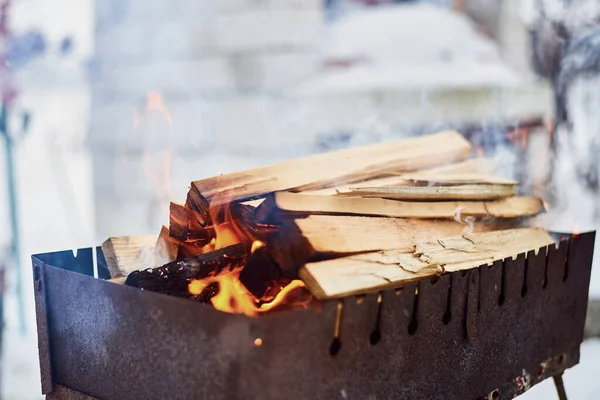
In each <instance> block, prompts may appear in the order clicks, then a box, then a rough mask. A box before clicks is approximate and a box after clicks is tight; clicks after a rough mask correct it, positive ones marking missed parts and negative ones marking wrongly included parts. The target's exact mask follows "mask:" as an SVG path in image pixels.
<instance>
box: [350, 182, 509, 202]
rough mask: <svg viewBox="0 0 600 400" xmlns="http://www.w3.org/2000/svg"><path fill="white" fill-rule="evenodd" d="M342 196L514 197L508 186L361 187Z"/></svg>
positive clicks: (420, 197)
mask: <svg viewBox="0 0 600 400" xmlns="http://www.w3.org/2000/svg"><path fill="white" fill-rule="evenodd" d="M340 195H343V196H362V197H379V198H385V199H395V200H426V201H442V200H497V199H502V198H506V197H511V196H514V195H515V188H514V187H513V186H510V185H487V184H485V185H455V186H394V187H389V186H388V187H363V188H360V189H358V188H357V189H351V191H350V192H347V193H340Z"/></svg>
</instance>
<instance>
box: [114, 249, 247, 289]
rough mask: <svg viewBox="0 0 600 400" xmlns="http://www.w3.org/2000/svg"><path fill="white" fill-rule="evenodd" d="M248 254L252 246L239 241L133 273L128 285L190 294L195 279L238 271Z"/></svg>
mask: <svg viewBox="0 0 600 400" xmlns="http://www.w3.org/2000/svg"><path fill="white" fill-rule="evenodd" d="M249 255H250V248H249V247H248V246H247V245H245V244H242V243H238V244H235V245H232V246H228V247H224V248H222V249H219V250H215V251H212V252H210V253H206V254H201V255H198V256H195V257H193V258H189V259H185V260H180V261H174V262H170V263H168V264H166V265H163V266H161V267H158V268H148V269H143V270H140V271H135V272H132V273H130V274H129V276H128V277H127V280H126V282H125V284H126V285H128V286H134V287H138V288H140V289H144V290H151V291H154V292H160V293H167V294H173V295H176V296H180V297H189V296H190V295H189V293H188V285H189V283H190V281H191V280H192V279H203V278H207V277H212V276H216V275H219V274H225V273H230V272H235V271H239V270H240V269H241V268H243V267H244V265H246V262H247V261H248V257H249Z"/></svg>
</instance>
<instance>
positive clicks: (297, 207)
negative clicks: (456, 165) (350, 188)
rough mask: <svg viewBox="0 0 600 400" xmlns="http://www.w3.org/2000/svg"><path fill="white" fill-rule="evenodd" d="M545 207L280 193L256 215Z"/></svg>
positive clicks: (526, 212)
mask: <svg viewBox="0 0 600 400" xmlns="http://www.w3.org/2000/svg"><path fill="white" fill-rule="evenodd" d="M542 208H543V204H542V202H541V201H540V200H539V199H537V198H535V197H509V198H506V199H501V200H495V201H428V202H427V201H426V202H412V201H400V200H389V199H381V198H365V197H349V196H321V195H306V194H302V193H290V192H277V193H273V194H270V195H269V196H267V198H266V199H265V201H264V202H263V203H262V204H261V205H260V206H259V207H258V208H257V209H256V211H255V213H256V219H257V221H269V220H277V219H282V218H285V217H283V216H282V215H290V214H291V215H293V214H298V215H302V214H328V215H369V216H386V217H396V218H422V219H449V218H450V219H452V218H457V217H459V216H462V217H466V216H473V217H498V218H517V217H530V216H533V215H537V214H538V213H540V212H541V210H542ZM288 218H289V217H288Z"/></svg>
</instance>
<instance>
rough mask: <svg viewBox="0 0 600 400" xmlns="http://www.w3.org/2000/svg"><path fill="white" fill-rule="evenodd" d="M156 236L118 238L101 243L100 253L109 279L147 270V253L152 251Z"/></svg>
mask: <svg viewBox="0 0 600 400" xmlns="http://www.w3.org/2000/svg"><path fill="white" fill-rule="evenodd" d="M156 240H157V237H156V235H147V236H119V237H111V238H108V239H107V240H106V241H105V242H104V243H102V252H103V253H104V258H105V259H106V264H107V266H108V270H109V272H110V276H111V278H117V277H120V276H127V275H128V274H129V273H130V272H133V271H137V270H140V269H143V268H148V267H149V266H148V265H146V264H145V263H146V260H147V259H148V256H147V254H148V252H153V251H154V246H155V244H156Z"/></svg>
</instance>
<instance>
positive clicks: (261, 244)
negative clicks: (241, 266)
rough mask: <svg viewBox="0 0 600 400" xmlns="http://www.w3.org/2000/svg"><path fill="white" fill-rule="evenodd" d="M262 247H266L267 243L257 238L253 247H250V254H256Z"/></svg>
mask: <svg viewBox="0 0 600 400" xmlns="http://www.w3.org/2000/svg"><path fill="white" fill-rule="evenodd" d="M261 247H265V244H264V243H263V242H261V241H260V240H255V241H254V242H252V248H251V249H250V254H254V252H255V251H256V250H258V249H260V248H261Z"/></svg>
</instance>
